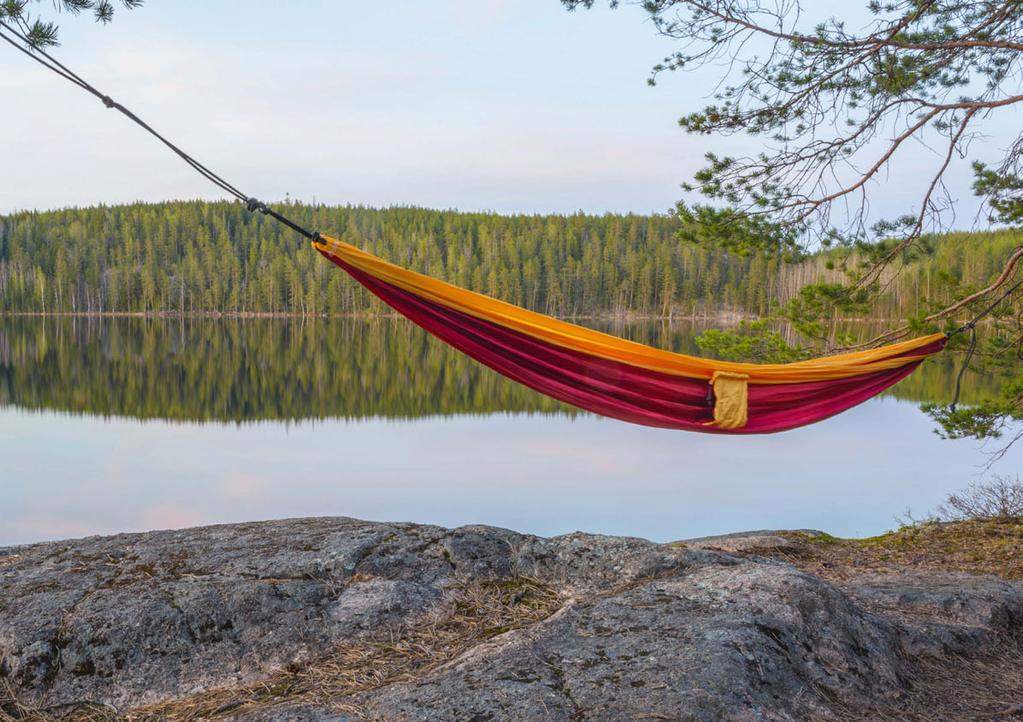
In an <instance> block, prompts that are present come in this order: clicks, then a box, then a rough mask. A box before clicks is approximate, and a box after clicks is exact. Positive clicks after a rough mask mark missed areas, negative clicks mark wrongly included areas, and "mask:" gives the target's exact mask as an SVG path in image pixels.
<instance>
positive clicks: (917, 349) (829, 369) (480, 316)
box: [313, 236, 948, 434]
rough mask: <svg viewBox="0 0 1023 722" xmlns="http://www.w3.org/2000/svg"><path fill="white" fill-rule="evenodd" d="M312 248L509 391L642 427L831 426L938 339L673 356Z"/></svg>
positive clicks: (331, 249)
mask: <svg viewBox="0 0 1023 722" xmlns="http://www.w3.org/2000/svg"><path fill="white" fill-rule="evenodd" d="M313 247H314V248H316V250H318V251H319V252H320V253H322V254H323V255H324V256H326V257H327V258H328V259H330V260H331V261H333V262H334V263H336V264H337V265H338V266H340V267H341V268H343V269H344V270H345V271H347V272H348V274H349V275H350V276H352V278H354V279H355V280H356V281H358V282H359V283H361V284H362V285H363V286H365V287H366V288H367V289H369V290H370V291H371V292H373V293H374V294H375V295H376V296H378V297H379V298H380V299H382V300H383V301H384V302H385V303H387V304H388V305H389V306H391V307H392V308H393V309H395V310H396V311H398V312H399V313H401V314H402V315H403V316H406V317H407V318H409V319H410V320H412V321H413V322H414V323H416V324H418V325H419V326H421V327H422V328H424V329H426V330H427V331H429V332H430V333H431V334H433V335H434V336H436V337H437V338H439V339H441V340H442V341H444V342H446V343H448V344H450V345H452V346H454V347H455V348H457V349H458V350H459V351H462V352H463V353H466V354H468V355H469V356H471V357H473V358H474V359H476V360H477V361H479V362H481V363H483V364H485V365H487V366H489V367H490V368H492V369H494V370H495V371H497V372H498V373H500V374H503V375H504V376H507V377H508V378H510V379H513V380H514V381H518V382H519V383H521V384H525V385H526V386H529V387H530V388H532V389H535V390H536V391H539V392H540V393H542V394H546V395H547V396H551V397H553V398H555V399H558V400H559V401H564V402H565V403H568V404H571V405H573V406H577V407H579V408H581V409H585V410H587V411H592V412H593V413H596V414H601V415H602V416H609V417H612V418H615V419H621V420H622V421H629V422H632V423H636V424H643V425H646V426H658V427H662V428H668V429H682V430H686V431H702V432H708V433H718V434H723V433H727V434H764V433H771V432H775V431H785V430H787V429H793V428H796V427H797V426H805V425H806V424H812V423H814V422H817V421H821V420H823V419H826V418H828V417H830V416H834V415H835V414H838V413H840V412H842V411H845V410H846V409H849V408H851V407H853V406H855V405H857V404H859V403H862V402H863V401H866V400H867V399H869V398H871V397H872V396H874V395H876V394H878V393H880V392H882V391H884V390H885V389H887V388H888V387H889V386H891V385H893V384H895V383H897V382H898V381H900V380H902V379H903V378H905V377H906V376H908V375H909V374H911V373H912V372H913V371H914V369H916V367H917V366H919V365H920V364H921V363H922V362H923V360H924V359H926V358H927V357H928V356H930V355H932V354H935V353H937V352H938V351H941V350H942V349H943V348H944V347H945V342H946V341H947V340H948V337H947V336H946V335H945V334H943V333H936V334H931V335H929V336H922V337H920V338H916V339H913V340H911V341H904V342H901V343H896V344H891V345H889V346H884V347H882V348H877V349H871V350H869V351H858V352H855V353H848V354H842V355H838V356H826V357H824V358H818V359H810V360H807V361H797V362H794V363H788V364H745V363H730V362H727V361H712V360H707V359H701V358H696V357H694V356H686V355H684V354H678V353H672V352H670V351H664V350H662V349H657V348H652V347H650V346H645V345H643V344H640V343H635V342H633V341H626V340H624V339H621V338H617V337H615V336H610V335H608V334H606V333H601V332H599V331H594V330H592V329H588V328H583V327H582V326H576V325H574V324H571V323H566V322H564V321H559V320H557V319H554V318H551V317H550V316H545V315H543V314H540V313H535V312H533V311H528V310H526V309H524V308H520V307H518V306H514V305H512V304H510V303H505V302H504V301H499V300H497V299H494V298H490V297H489V296H484V295H483V294H480V293H474V292H472V291H468V290H466V289H464V288H460V287H458V286H453V285H451V284H450V283H445V282H443V281H439V280H437V279H435V278H431V277H429V276H424V275H423V274H421V273H416V272H414V271H410V270H407V269H404V268H401V267H399V266H396V265H394V264H393V263H388V262H387V261H385V260H383V259H381V258H378V257H376V256H374V255H372V254H371V253H367V252H365V251H363V250H360V249H358V248H356V247H355V246H352V245H350V244H348V243H344V242H343V241H339V240H336V239H334V238H330V237H327V236H321V237H320V238H319V240H318V241H317V240H314V241H313Z"/></svg>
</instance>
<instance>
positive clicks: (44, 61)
mask: <svg viewBox="0 0 1023 722" xmlns="http://www.w3.org/2000/svg"><path fill="white" fill-rule="evenodd" d="M0 29H2V30H0V39H2V40H4V41H5V42H6V43H8V44H9V45H11V46H13V47H14V48H15V49H16V50H19V51H21V52H22V53H24V54H25V55H27V56H28V57H30V58H32V60H34V61H36V62H37V63H39V64H40V65H42V66H43V67H44V68H46V69H47V70H51V71H53V72H54V73H56V74H57V75H59V76H60V77H62V78H64V79H65V80H67V81H68V82H69V83H73V84H75V85H77V86H78V87H79V88H81V89H82V90H84V91H86V92H87V93H91V94H92V95H94V96H96V97H97V98H98V99H99V100H100V102H102V103H103V105H105V106H106V107H107V108H112V109H114V110H117V111H118V112H120V113H121V114H123V115H124V116H125V117H126V118H128V119H129V120H130V121H132V122H133V123H135V124H136V125H138V126H139V127H140V128H142V129H143V130H145V131H146V132H147V133H149V134H150V135H152V136H153V137H154V138H156V139H157V140H159V141H160V142H161V143H163V144H164V145H165V146H167V147H168V148H170V149H171V150H172V151H173V152H174V153H175V154H177V155H178V157H180V158H181V159H182V160H183V161H185V162H186V163H188V165H190V166H191V167H192V168H193V169H194V170H195V171H196V172H198V173H199V174H200V175H201V176H203V177H204V178H206V179H207V180H208V181H210V182H211V183H213V184H214V185H216V186H217V187H218V188H220V189H221V190H223V191H224V192H226V193H228V194H229V195H232V196H234V197H235V198H237V199H238V200H240V201H241V202H242V203H244V204H245V207H246V208H248V210H249V211H250V212H252V213H255V212H256V211H258V212H260V213H262V214H263V215H269V216H270V217H272V218H273V219H274V220H276V221H279V222H280V223H283V224H284V225H285V226H287V227H288V228H290V229H292V230H293V231H295V232H296V233H299V234H301V235H302V236H304V237H305V238H308V239H309V240H311V241H315V242H319V241H320V238H321V237H320V234H319V233H316V232H314V231H308V230H306V229H305V228H303V227H302V226H300V225H298V224H297V223H295V222H294V221H292V220H290V219H288V218H286V217H285V216H283V215H281V214H280V213H278V212H277V211H274V210H271V209H270V207H269V206H267V205H266V204H265V203H263V202H262V201H260V200H258V199H256V198H253V197H251V196H248V195H246V194H245V193H242V192H241V191H240V190H238V188H236V187H235V186H233V185H232V184H231V183H229V182H227V181H226V180H224V179H223V178H221V177H220V176H219V175H217V174H216V173H214V172H213V171H211V170H210V169H209V168H207V167H206V166H205V165H203V164H202V163H200V162H199V161H197V160H196V159H195V158H193V157H192V156H190V155H189V154H188V153H186V152H185V151H183V150H181V148H179V147H178V146H176V145H174V144H173V143H172V142H170V141H169V140H167V138H165V137H164V136H162V135H160V133H158V132H157V131H156V130H154V129H153V128H152V127H151V126H150V125H149V124H147V123H146V122H145V121H143V120H142V119H141V118H139V117H138V116H137V115H135V114H134V113H133V112H131V111H130V110H128V109H127V108H125V107H124V106H123V105H121V104H120V103H118V102H116V101H115V100H114V99H113V98H111V97H110V96H109V95H105V94H104V93H101V92H100V91H99V90H97V89H96V88H95V87H93V86H92V85H90V84H89V83H87V82H86V81H85V80H83V79H82V78H81V76H79V75H78V74H77V73H75V72H74V71H73V70H71V69H70V68H68V67H67V66H66V65H64V64H63V63H61V62H60V61H59V60H57V59H56V58H54V57H53V56H52V55H50V54H49V53H47V52H46V51H45V50H43V49H42V48H41V47H39V46H38V45H36V44H34V43H33V42H32V41H31V40H30V39H29V38H28V37H27V36H26V35H25V34H24V33H22V32H21V31H19V30H18V29H17V28H15V27H12V26H11V25H9V24H8V23H6V22H4V21H3V20H0ZM3 31H6V32H7V33H9V34H10V35H12V36H14V37H13V39H12V38H10V37H8V36H7V35H5V34H4V32H3ZM18 41H20V42H18Z"/></svg>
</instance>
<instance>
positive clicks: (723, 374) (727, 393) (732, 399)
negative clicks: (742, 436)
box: [710, 371, 749, 429]
mask: <svg viewBox="0 0 1023 722" xmlns="http://www.w3.org/2000/svg"><path fill="white" fill-rule="evenodd" d="M748 382H749V376H748V375H746V374H737V373H732V372H730V371H715V372H714V375H713V376H712V377H711V379H710V384H711V386H712V387H713V388H714V422H713V425H714V426H717V427H719V428H722V429H739V428H742V427H743V426H745V425H746V420H747V414H748V394H747V383H748Z"/></svg>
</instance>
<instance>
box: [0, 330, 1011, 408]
mask: <svg viewBox="0 0 1023 722" xmlns="http://www.w3.org/2000/svg"><path fill="white" fill-rule="evenodd" d="M591 325H594V326H596V327H598V328H601V329H602V330H607V331H610V332H613V333H615V334H616V335H620V336H624V337H627V338H630V339H633V340H636V341H639V342H642V343H646V344H650V345H653V346H658V347H661V348H666V349H670V350H672V351H679V352H683V353H690V354H697V355H698V354H700V353H701V352H700V350H699V348H698V347H697V346H696V343H695V337H696V335H697V334H698V333H699V330H700V329H699V328H698V327H696V326H695V325H694V324H692V323H674V324H668V323H659V322H637V323H616V324H609V323H607V322H604V323H597V322H595V323H593V324H591ZM956 368H957V367H956V359H955V358H954V357H953V356H952V355H950V354H941V355H939V356H937V357H935V358H933V359H930V360H929V361H928V362H927V363H925V364H924V365H923V367H922V368H920V369H919V370H918V371H917V372H916V373H914V374H913V375H912V376H910V377H909V378H908V379H906V380H904V381H903V382H902V383H900V384H898V385H897V386H896V387H894V388H893V389H892V390H891V391H889V392H888V394H889V395H891V396H894V397H896V398H899V399H904V400H908V401H913V402H920V403H922V402H942V401H946V400H948V398H949V396H950V394H951V391H952V388H953V386H954V377H955V373H956ZM997 383H998V382H997V380H996V379H994V378H992V377H989V376H976V377H967V379H966V383H965V387H964V395H963V400H964V401H965V402H967V403H968V402H969V401H971V400H972V399H975V398H979V397H982V396H986V395H991V394H992V393H994V391H995V390H996V388H997ZM0 406H14V407H17V408H20V409H36V410H48V411H61V412H69V413H74V414H91V415H97V416H104V417H110V416H116V417H129V418H137V419H165V420H171V421H214V422H234V423H246V422H257V421H302V420H305V419H328V418H338V419H362V418H374V417H382V418H392V419H413V418H420V417H425V416H451V415H460V414H490V413H497V412H504V413H516V414H517V413H547V414H567V415H575V414H578V413H580V412H578V411H576V410H575V409H572V408H570V407H568V406H566V405H564V404H561V403H558V402H556V401H554V400H552V399H549V398H547V397H544V396H542V395H540V394H537V393H535V392H533V391H531V390H530V389H528V388H525V387H523V386H521V385H519V384H516V383H513V382H511V381H508V380H506V379H504V378H502V377H501V376H499V375H498V374H496V373H494V372H492V371H490V370H489V369H486V368H484V367H483V366H481V365H480V364H478V363H476V362H474V361H473V360H471V359H469V358H468V357H466V356H464V355H463V354H461V353H459V352H457V351H455V350H454V349H452V348H450V347H448V346H446V345H444V344H442V343H440V342H439V341H437V340H435V339H432V338H430V337H428V335H427V334H426V333H425V332H423V331H421V330H420V329H418V328H416V327H415V326H413V325H412V324H411V323H409V322H407V321H405V320H403V319H395V318H375V319H352V318H331V319H322V318H313V319H301V318H277V319H267V318H250V319H215V318H201V317H200V318H143V317H26V316H21V317H19V316H13V317H11V316H8V317H0Z"/></svg>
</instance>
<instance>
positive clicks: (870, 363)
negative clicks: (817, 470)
mask: <svg viewBox="0 0 1023 722" xmlns="http://www.w3.org/2000/svg"><path fill="white" fill-rule="evenodd" d="M313 247H314V248H316V249H317V250H320V251H323V252H326V253H328V254H330V255H332V256H335V257H337V258H338V259H340V260H342V261H344V262H345V263H347V264H349V265H350V266H352V267H353V268H356V269H358V270H359V271H362V272H363V273H366V274H369V275H371V276H373V277H375V278H377V279H379V280H381V281H384V282H385V283H389V284H391V285H393V286H397V287H398V288H401V289H402V290H405V291H408V292H409V293H413V294H416V295H418V296H421V297H423V298H426V299H428V300H430V301H433V302H435V303H439V304H441V305H443V306H445V307H447V308H452V309H454V310H456V311H461V312H462V313H466V314H469V315H470V316H474V317H476V318H480V319H483V320H486V321H489V322H491V323H496V324H500V325H502V326H504V327H506V328H510V329H513V330H516V331H519V332H520V333H524V334H527V335H529V336H532V337H534V338H538V339H541V340H544V341H547V342H549V343H552V344H555V345H558V346H562V347H564V348H568V349H572V350H575V351H580V352H583V353H588V354H591V355H594V356H598V357H601V358H605V359H609V360H612V361H619V362H622V363H626V364H631V365H633V366H637V367H640V368H645V369H650V370H652V371H659V372H661V373H666V374H673V375H676V376H685V377H688V378H696V379H706V380H708V381H710V380H711V379H712V378H713V377H714V374H715V372H727V373H730V374H737V375H745V376H746V377H748V383H750V384H785V383H802V382H806V381H829V380H833V379H843V378H850V377H853V376H859V375H862V374H867V373H873V372H875V371H884V370H888V369H894V368H899V367H902V366H905V365H906V364H907V363H911V362H913V361H917V360H921V359H923V358H926V357H927V356H928V355H929V354H920V355H919V356H914V355H912V352H913V351H914V350H915V349H919V348H923V347H925V346H927V345H929V344H931V343H933V342H934V341H936V340H938V339H940V338H944V336H945V334H943V333H936V334H931V335H928V336H921V337H920V338H915V339H911V340H909V341H902V342H900V343H895V344H889V345H888V346H882V347H880V348H876V349H869V350H866V351H856V352H853V353H845V354H838V355H835V356H824V357H821V358H815V359H808V360H805V361H795V362H793V363H787V364H751V363H736V362H729V361H716V360H709V359H701V358H698V357H696V356H687V355H686V354H680V353H673V352H671V351H665V350H663V349H658V348H653V347H651V346H646V345H644V344H641V343H636V342H635V341H628V340H626V339H622V338H618V337H617V336H612V335H610V334H606V333H602V332H600V331H594V330H593V329H589V328H584V327H582V326H577V325H575V324H571V323H567V322H565V321H560V320H558V319H556V318H551V317H550V316H545V315H544V314H541V313H536V312H535V311H529V310H527V309H524V308H521V307H519V306H515V305H513V304H510V303H506V302H504V301H499V300H498V299H496V298H491V297H490V296H484V295H483V294H481V293H475V292H474V291H469V290H467V289H465V288H461V287H459V286H454V285H452V284H450V283H445V282H444V281H440V280H438V279H436V278H432V277H430V276H426V275H424V274H422V273H417V272H415V271H410V270H408V269H405V268H402V267H401V266H397V265H395V264H393V263H390V262H388V261H385V260H383V259H382V258H379V257H377V256H374V255H373V254H371V253H367V252H366V251H363V250H361V249H359V248H357V247H355V246H353V245H351V244H349V243H345V242H344V241H339V240H337V239H335V238H331V237H329V236H323V237H322V241H321V242H319V243H317V242H313ZM904 354H905V355H904Z"/></svg>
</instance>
